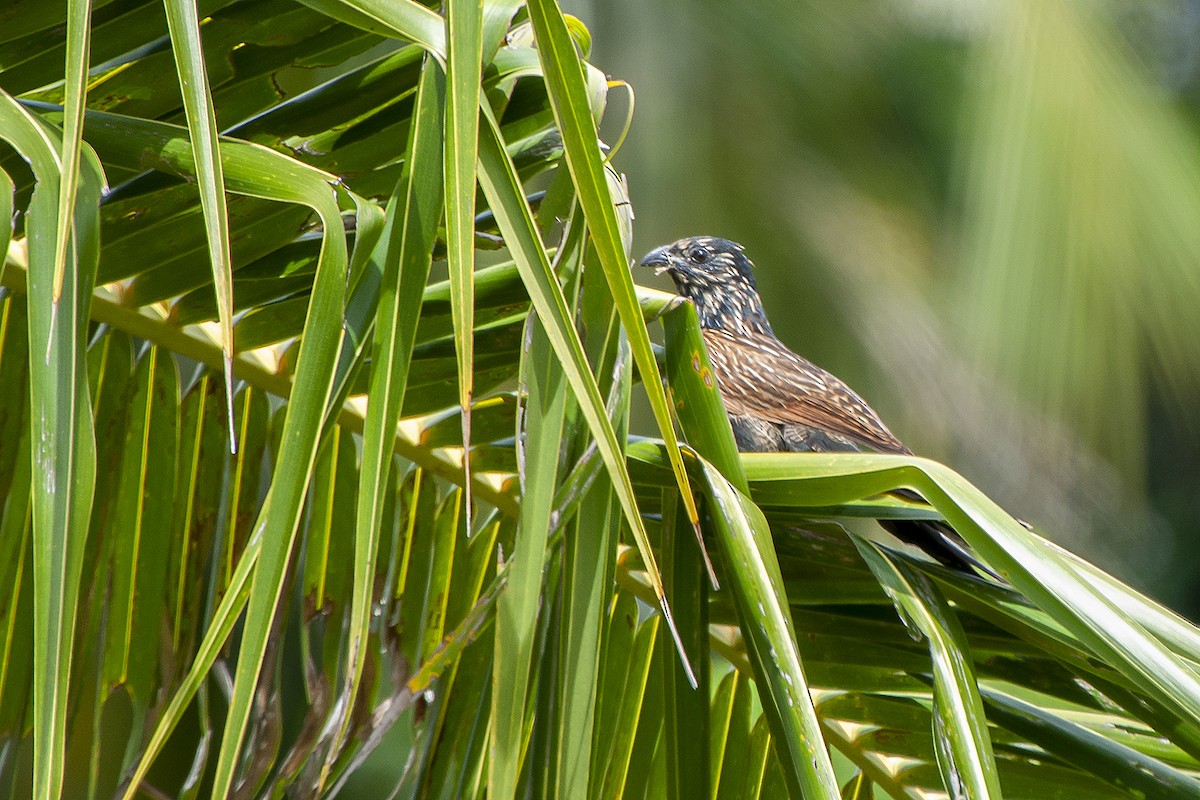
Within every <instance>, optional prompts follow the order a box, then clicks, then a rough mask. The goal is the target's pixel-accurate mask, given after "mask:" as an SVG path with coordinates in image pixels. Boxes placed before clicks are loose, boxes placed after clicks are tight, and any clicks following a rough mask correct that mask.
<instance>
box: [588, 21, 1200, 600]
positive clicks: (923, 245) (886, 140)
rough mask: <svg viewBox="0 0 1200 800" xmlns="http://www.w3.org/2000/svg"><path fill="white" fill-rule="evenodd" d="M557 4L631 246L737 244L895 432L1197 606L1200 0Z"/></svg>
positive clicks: (1110, 563) (1132, 576)
mask: <svg viewBox="0 0 1200 800" xmlns="http://www.w3.org/2000/svg"><path fill="white" fill-rule="evenodd" d="M565 7H566V8H567V10H568V11H570V12H571V13H574V14H576V15H577V16H579V17H580V18H581V19H582V20H583V21H584V22H585V23H586V24H587V25H588V26H589V28H590V29H591V31H592V34H593V38H594V51H593V59H592V60H593V62H594V63H596V64H598V65H599V66H600V67H601V68H603V69H605V70H607V71H608V72H609V73H610V74H611V76H612V77H613V78H614V79H621V80H625V81H628V82H629V83H630V84H631V85H632V86H633V87H634V88H635V90H636V110H635V113H634V117H633V127H632V130H631V133H630V136H629V138H628V140H627V142H626V143H625V144H624V146H623V147H622V149H621V150H620V151H619V153H618V155H617V156H616V164H617V166H618V167H619V169H620V170H621V171H623V172H625V173H626V174H627V175H628V178H629V182H630V188H631V193H632V198H633V204H634V208H635V209H636V213H637V223H636V226H635V231H636V238H635V241H636V243H637V249H638V253H637V254H635V255H640V253H641V252H643V251H645V250H648V249H650V248H651V247H653V246H656V245H658V244H660V243H663V242H666V241H670V240H673V239H676V238H679V237H681V236H685V235H691V234H698V233H709V234H718V235H722V236H726V237H728V238H731V239H735V240H738V241H740V242H742V243H744V244H745V245H746V247H747V253H748V254H749V255H750V257H751V258H752V259H753V260H754V261H755V263H756V264H757V266H758V274H759V284H760V289H761V290H762V292H763V295H764V297H765V302H766V305H767V309H768V312H769V313H770V315H771V318H772V320H773V322H774V323H775V327H776V330H777V332H778V333H779V334H780V336H781V338H783V339H784V340H785V341H787V342H788V343H789V344H790V345H792V346H793V348H794V349H796V350H798V351H799V352H801V353H803V354H805V355H807V356H809V357H810V358H812V359H813V360H814V361H816V362H817V363H819V364H821V365H822V366H825V367H826V368H828V369H831V370H832V371H834V372H836V373H837V374H839V375H841V376H842V377H843V378H844V379H846V380H847V382H849V383H850V384H851V385H852V386H854V387H855V388H856V389H857V390H858V391H859V392H860V393H861V394H863V395H864V396H865V397H866V398H867V399H868V400H869V402H871V403H872V404H873V405H874V406H875V407H876V408H877V409H878V410H879V411H880V413H881V414H882V415H883V416H884V417H885V418H886V419H887V420H888V421H889V423H890V425H891V427H892V428H893V430H894V431H895V432H896V433H897V434H898V435H899V436H900V437H901V438H902V439H904V440H905V441H906V442H907V443H908V444H909V445H910V446H911V447H912V448H913V449H914V450H916V451H918V452H920V453H922V454H925V455H929V456H931V457H934V458H937V459H939V460H942V461H945V462H947V463H949V464H951V465H953V466H954V467H955V468H957V469H958V470H959V471H960V472H962V473H963V474H964V475H966V476H967V477H968V478H969V479H971V480H972V481H973V482H975V483H976V484H977V485H978V486H980V487H981V488H983V489H984V490H985V491H986V492H988V493H989V494H990V495H992V497H993V498H995V499H996V500H998V501H999V502H1001V503H1002V504H1003V505H1005V506H1006V507H1007V508H1008V509H1009V510H1010V511H1012V512H1013V513H1014V514H1017V515H1019V516H1021V517H1023V518H1025V519H1027V520H1029V521H1031V522H1033V523H1034V524H1035V526H1036V527H1037V528H1038V529H1039V530H1041V531H1043V532H1044V533H1046V534H1047V535H1049V536H1050V537H1051V538H1053V539H1055V540H1057V541H1058V542H1060V543H1061V544H1064V545H1065V546H1067V547H1069V548H1071V549H1072V550H1075V551H1076V552H1079V553H1081V554H1083V555H1084V556H1086V557H1088V558H1089V559H1091V560H1093V561H1095V562H1097V563H1099V564H1100V565H1102V566H1103V567H1105V568H1107V569H1109V570H1111V571H1113V572H1114V573H1116V574H1117V575H1119V576H1121V577H1122V578H1124V579H1126V580H1128V581H1130V582H1132V583H1133V584H1134V585H1136V586H1139V587H1140V588H1143V589H1144V590H1146V591H1148V592H1149V593H1150V594H1152V595H1154V596H1156V597H1158V598H1160V599H1162V600H1164V601H1166V602H1167V603H1169V604H1171V605H1172V606H1174V607H1175V608H1177V609H1179V610H1181V611H1182V612H1183V613H1185V614H1187V615H1188V616H1190V617H1191V618H1193V619H1196V618H1200V580H1198V579H1200V537H1198V536H1197V533H1198V532H1200V426H1198V425H1197V424H1196V418H1197V411H1198V410H1200V118H1198V113H1200V2H1196V1H1195V0H1186V1H1184V0H1160V1H1157V2H1156V1H1155V0H1149V1H1147V2H1142V3H1136V4H1130V3H1115V2H1112V3H1110V2H1103V1H1102V0H995V2H992V1H990V0H845V1H844V2H839V3H829V2H826V0H759V2H754V3H730V2H728V1H727V0H691V2H686V3H679V2H657V3H649V2H645V0H595V1H594V2H586V1H585V0H572V1H571V2H568V3H566V4H565ZM621 96H622V91H621V90H620V89H614V90H613V92H612V94H611V100H610V113H609V115H608V119H607V120H606V126H605V129H604V130H605V135H606V137H608V138H609V140H610V141H612V140H615V139H616V137H617V135H618V134H619V131H620V128H621V127H622V119H621V117H622V116H623V110H624V101H623V100H622V99H621ZM640 279H641V280H642V282H645V283H651V284H654V285H658V286H661V287H662V288H667V286H666V284H664V283H662V282H659V281H656V280H655V279H653V278H651V277H650V276H648V275H643V276H641V278H640Z"/></svg>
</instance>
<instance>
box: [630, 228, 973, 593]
mask: <svg viewBox="0 0 1200 800" xmlns="http://www.w3.org/2000/svg"><path fill="white" fill-rule="evenodd" d="M640 266H642V267H652V268H654V270H655V274H662V273H664V272H665V273H666V274H667V275H669V276H670V277H671V280H672V281H673V282H674V283H675V288H676V290H678V292H679V294H680V295H682V296H683V297H685V298H687V299H688V300H690V301H691V302H692V304H693V305H694V306H695V307H696V314H697V316H698V317H699V319H700V331H701V334H702V335H703V337H704V343H705V345H706V347H707V349H708V356H709V360H710V361H711V363H712V368H713V375H714V377H715V378H716V383H717V386H718V388H719V389H720V392H721V399H722V400H723V401H724V403H725V411H726V413H727V414H728V416H729V423H730V427H731V428H732V429H733V438H734V441H735V442H736V443H737V447H738V450H739V451H741V452H746V453H778V452H797V453H840V452H861V451H864V450H865V451H870V452H876V453H894V454H898V455H913V452H912V451H911V450H910V449H908V447H906V446H905V445H904V443H903V442H901V441H900V439H898V438H897V437H896V435H895V434H894V433H892V432H891V430H889V429H888V427H887V425H885V424H884V422H883V420H882V419H881V418H880V416H879V415H878V414H877V413H876V412H875V410H874V409H872V408H871V406H869V405H868V404H867V402H866V401H865V400H863V399H862V398H861V397H860V396H859V395H858V394H857V393H855V392H854V390H852V389H851V388H850V387H849V386H847V385H846V384H845V383H844V382H843V381H842V380H841V379H839V378H838V377H837V376H835V375H834V374H832V373H830V372H828V371H826V370H824V369H822V368H821V367H818V366H817V365H816V364H814V363H812V362H811V361H809V360H808V359H806V358H804V357H803V356H800V355H798V354H797V353H795V352H793V351H792V350H791V348H789V347H788V346H787V345H786V344H784V343H783V342H781V341H780V340H779V337H777V336H776V335H775V331H774V330H773V329H772V328H771V323H770V320H768V319H767V314H766V310H765V308H764V307H763V301H762V297H761V296H760V295H759V293H758V287H757V285H756V283H755V280H754V265H753V263H751V261H750V259H749V258H747V256H746V253H745V248H744V247H743V246H742V245H740V244H738V243H737V242H732V241H730V240H728V239H722V238H719V237H715V236H691V237H688V238H684V239H680V240H678V241H676V242H672V243H671V244H666V245H663V246H662V247H659V248H657V249H655V250H652V251H650V252H649V253H647V254H646V255H645V256H644V257H643V258H642V260H641V262H640ZM891 494H893V495H896V496H899V497H903V498H905V499H908V500H917V501H920V497H919V496H918V495H917V494H916V493H914V492H911V491H909V490H906V489H899V490H896V491H895V492H892V493H891ZM879 524H880V525H882V526H883V527H884V528H885V529H886V530H888V531H889V532H890V533H891V534H892V535H894V536H895V537H896V538H897V539H899V540H901V541H902V542H905V543H907V544H911V545H915V546H916V547H918V548H920V549H921V550H923V551H925V552H926V553H927V554H928V555H930V556H931V557H933V558H934V559H935V560H936V561H938V562H940V563H941V564H943V565H945V566H947V567H950V568H952V569H954V570H957V571H959V572H964V573H967V574H971V575H978V574H979V573H983V574H985V575H988V576H989V577H997V576H996V574H995V573H994V572H993V571H992V570H991V569H989V568H988V567H987V566H986V565H984V564H982V563H981V562H980V561H979V560H978V559H977V558H976V557H975V556H974V555H973V554H972V553H971V551H970V549H969V548H968V546H967V544H966V542H965V541H963V539H962V537H960V536H959V535H958V534H957V533H956V532H955V531H954V529H953V528H951V527H950V526H949V525H947V524H946V523H944V522H941V521H936V520H901V519H893V520H880V521H879Z"/></svg>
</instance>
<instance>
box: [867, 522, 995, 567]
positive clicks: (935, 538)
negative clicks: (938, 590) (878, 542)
mask: <svg viewBox="0 0 1200 800" xmlns="http://www.w3.org/2000/svg"><path fill="white" fill-rule="evenodd" d="M879 524H880V525H882V526H883V528H884V530H886V531H887V532H888V533H890V534H892V535H893V536H895V537H896V538H897V539H899V540H900V541H902V542H904V543H905V544H911V545H913V546H915V547H919V548H921V549H922V550H924V551H925V552H926V553H928V554H929V555H930V556H932V557H933V559H934V560H936V561H937V562H938V563H940V564H943V565H945V566H947V567H950V569H954V570H958V571H959V572H965V573H966V574H968V575H976V576H977V575H985V576H987V577H989V578H993V579H995V580H997V581H1000V582H1001V583H1004V582H1005V581H1004V579H1003V578H1001V577H1000V576H999V575H997V574H996V573H995V572H993V571H992V570H991V569H990V568H988V567H987V566H985V565H984V564H983V563H982V562H981V561H980V560H979V559H977V558H976V557H975V556H974V555H973V554H972V553H971V551H970V549H969V548H968V547H967V543H966V542H964V541H963V540H962V537H961V536H959V535H958V534H957V533H956V532H955V531H954V529H953V528H951V527H950V526H949V525H947V524H946V523H944V522H937V521H934V520H917V519H881V520H880V521H879Z"/></svg>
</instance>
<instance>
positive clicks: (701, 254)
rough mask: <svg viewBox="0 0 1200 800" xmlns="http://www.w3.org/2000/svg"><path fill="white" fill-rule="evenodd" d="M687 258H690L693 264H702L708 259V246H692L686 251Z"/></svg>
mask: <svg viewBox="0 0 1200 800" xmlns="http://www.w3.org/2000/svg"><path fill="white" fill-rule="evenodd" d="M688 258H690V259H691V260H692V263H694V264H703V263H704V262H705V261H707V260H708V248H706V247H694V248H692V251H691V252H690V253H688Z"/></svg>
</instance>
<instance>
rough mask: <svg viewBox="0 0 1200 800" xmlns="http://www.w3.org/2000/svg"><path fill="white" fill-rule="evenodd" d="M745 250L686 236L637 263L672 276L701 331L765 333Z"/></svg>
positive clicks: (708, 238) (713, 239)
mask: <svg viewBox="0 0 1200 800" xmlns="http://www.w3.org/2000/svg"><path fill="white" fill-rule="evenodd" d="M744 250H745V248H743V247H742V246H741V245H740V244H738V243H737V242H731V241H729V240H728V239H720V238H717V237H715V236H690V237H688V238H686V239H680V240H679V241H677V242H672V243H671V244H666V245H663V246H662V247H659V248H658V249H656V250H651V251H650V252H649V253H647V254H646V255H645V256H644V257H643V258H642V260H641V262H639V263H640V265H641V266H643V267H653V268H654V273H655V274H656V275H661V274H662V273H664V272H665V273H667V274H668V275H670V276H671V280H672V281H674V282H675V288H676V289H677V290H678V291H679V293H680V294H681V295H683V296H684V297H686V298H688V299H689V300H691V301H692V302H693V303H694V304H695V305H696V312H697V314H698V315H699V317H700V326H701V327H703V328H722V329H734V330H736V329H748V330H752V331H755V332H761V333H768V334H770V333H771V324H770V323H769V322H768V321H767V316H766V313H765V312H764V310H763V305H762V298H760V297H759V295H758V288H757V286H756V285H755V283H754V265H753V264H752V263H750V259H748V258H746V254H745V252H744Z"/></svg>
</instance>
